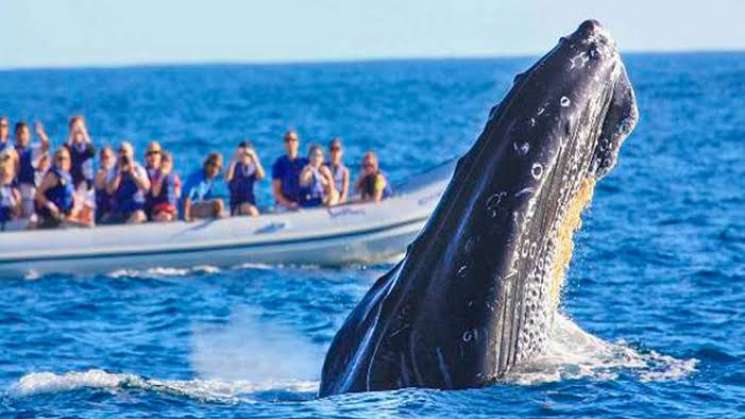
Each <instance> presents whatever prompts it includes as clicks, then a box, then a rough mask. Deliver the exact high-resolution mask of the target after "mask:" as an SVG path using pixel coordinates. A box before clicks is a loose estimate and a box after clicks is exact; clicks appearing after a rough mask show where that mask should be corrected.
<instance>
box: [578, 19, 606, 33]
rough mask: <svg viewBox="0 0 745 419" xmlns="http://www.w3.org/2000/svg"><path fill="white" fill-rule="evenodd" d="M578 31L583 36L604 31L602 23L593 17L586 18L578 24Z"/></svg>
mask: <svg viewBox="0 0 745 419" xmlns="http://www.w3.org/2000/svg"><path fill="white" fill-rule="evenodd" d="M577 32H578V33H582V34H584V35H585V36H593V35H597V34H599V33H601V32H605V29H604V28H603V25H601V24H600V22H598V21H597V20H595V19H587V20H585V21H584V22H582V23H581V24H580V25H579V28H577Z"/></svg>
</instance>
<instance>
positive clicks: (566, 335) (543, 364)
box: [10, 311, 698, 403]
mask: <svg viewBox="0 0 745 419" xmlns="http://www.w3.org/2000/svg"><path fill="white" fill-rule="evenodd" d="M257 316H258V314H257V313H252V312H250V311H239V312H238V313H236V314H235V315H234V316H233V318H232V320H231V321H230V322H229V324H228V325H226V326H224V327H222V328H217V329H210V328H206V327H205V326H199V327H196V328H195V330H194V335H195V341H194V342H193V348H192V356H191V358H192V359H191V363H192V366H193V367H194V368H195V370H196V371H197V373H198V375H199V376H200V377H203V378H197V379H192V380H162V379H154V378H146V377H142V376H139V375H136V374H130V373H114V372H108V371H105V370H102V369H90V370H86V371H71V372H66V373H61V374H57V373H53V372H34V373H29V374H26V375H24V376H23V377H22V378H21V379H20V380H19V381H18V382H17V383H16V384H15V385H14V386H13V387H12V389H11V392H10V393H11V394H14V395H17V396H33V395H36V394H42V393H55V392H68V391H76V390H80V389H86V388H89V389H100V390H108V391H111V392H116V391H120V390H128V389H138V390H145V391H153V392H157V393H163V394H169V395H176V396H182V397H187V398H191V399H196V400H199V401H206V402H220V403H244V402H249V403H251V402H257V401H260V400H264V398H262V394H261V393H266V392H269V393H272V396H271V399H272V400H276V399H278V398H281V399H288V398H289V399H291V400H308V399H310V398H313V397H314V396H315V394H316V393H317V391H318V387H319V384H320V383H319V381H318V379H317V370H318V369H319V368H320V365H317V363H318V362H321V360H322V355H323V354H322V353H321V352H320V348H319V347H318V346H317V345H315V344H313V343H311V342H310V341H308V340H307V338H303V337H301V336H298V335H297V334H296V333H295V332H293V331H292V330H290V329H289V328H286V327H282V326H278V325H274V326H268V325H267V324H265V323H264V322H263V321H260V320H259V318H258V317H257ZM697 364H698V360H697V359H695V358H691V359H677V358H674V357H672V356H668V355H662V354H659V353H657V352H654V351H646V352H643V351H638V350H635V349H634V348H632V347H631V346H629V345H628V344H626V343H625V342H617V343H610V342H606V341H604V340H602V339H600V338H598V337H596V336H593V335H592V334H590V333H588V332H585V331H584V330H582V329H581V328H580V327H579V326H578V325H577V324H576V323H574V322H573V321H572V320H570V319H569V318H567V317H566V316H564V315H557V316H556V318H555V319H554V322H553V326H552V329H551V330H550V332H549V341H548V345H547V348H546V351H545V352H544V353H543V354H542V355H540V356H538V357H536V358H535V359H533V360H532V361H530V362H527V363H524V364H522V365H520V366H518V367H517V368H515V369H514V370H512V371H511V372H510V373H509V374H508V375H507V377H506V378H505V381H506V383H508V384H515V385H525V386H532V385H538V384H543V383H550V382H558V381H566V380H579V379H591V380H597V381H613V380H616V379H618V377H619V375H621V374H630V375H632V376H636V377H637V379H639V380H640V381H642V382H648V381H670V380H678V379H682V378H684V377H686V376H688V375H690V374H692V373H694V372H695V371H696V365H697ZM277 393H281V394H277Z"/></svg>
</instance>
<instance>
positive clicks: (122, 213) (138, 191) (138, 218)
mask: <svg viewBox="0 0 745 419" xmlns="http://www.w3.org/2000/svg"><path fill="white" fill-rule="evenodd" d="M149 190H150V179H148V176H147V171H146V170H145V168H144V167H142V166H141V165H140V164H139V163H137V162H136V161H135V160H134V148H133V147H132V144H131V143H129V142H127V141H124V142H122V144H121V145H120V146H119V158H118V160H117V163H116V165H115V166H114V168H113V169H111V171H110V172H109V176H108V180H107V183H106V192H107V193H108V194H109V195H110V196H111V197H112V204H113V205H112V211H111V213H110V214H111V216H110V217H109V220H107V222H110V223H128V224H136V223H144V222H145V221H147V216H146V215H145V194H147V193H148V191H149Z"/></svg>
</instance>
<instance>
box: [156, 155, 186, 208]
mask: <svg viewBox="0 0 745 419" xmlns="http://www.w3.org/2000/svg"><path fill="white" fill-rule="evenodd" d="M160 154H161V158H160V169H158V175H157V176H155V177H154V178H153V181H152V182H151V184H152V185H151V188H150V194H149V195H148V196H151V199H150V211H151V212H150V214H149V215H148V216H149V217H150V219H151V220H153V221H157V222H167V221H175V220H176V219H178V200H179V199H180V198H181V179H179V177H178V175H177V174H176V173H174V172H173V155H172V154H171V153H169V152H167V151H161V153H160Z"/></svg>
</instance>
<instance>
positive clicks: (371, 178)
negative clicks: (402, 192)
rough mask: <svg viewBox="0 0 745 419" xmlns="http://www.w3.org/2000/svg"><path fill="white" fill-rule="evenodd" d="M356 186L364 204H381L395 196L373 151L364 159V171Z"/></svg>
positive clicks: (366, 154)
mask: <svg viewBox="0 0 745 419" xmlns="http://www.w3.org/2000/svg"><path fill="white" fill-rule="evenodd" d="M355 185H356V188H357V192H359V194H360V198H361V200H362V201H363V202H366V201H367V202H380V201H382V200H383V199H386V198H388V197H390V196H391V195H393V189H392V188H391V185H390V183H389V182H388V178H387V177H386V175H385V174H384V173H383V171H382V170H380V165H379V163H378V156H377V155H376V154H375V153H374V152H372V151H368V152H367V153H365V155H364V156H363V157H362V171H361V173H360V177H359V178H358V179H357V182H356V183H355Z"/></svg>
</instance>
